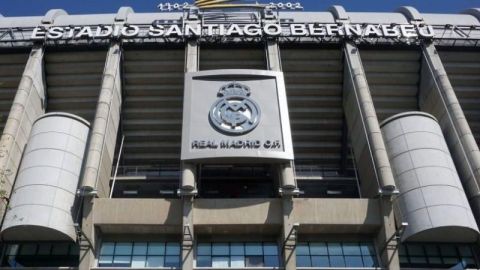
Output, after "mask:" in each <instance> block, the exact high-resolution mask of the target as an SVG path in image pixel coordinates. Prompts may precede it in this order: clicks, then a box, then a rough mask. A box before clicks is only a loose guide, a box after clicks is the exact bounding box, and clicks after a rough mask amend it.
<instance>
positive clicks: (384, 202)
mask: <svg viewBox="0 0 480 270" xmlns="http://www.w3.org/2000/svg"><path fill="white" fill-rule="evenodd" d="M379 203H380V215H381V217H382V220H383V226H382V228H381V229H380V231H379V232H378V233H377V235H376V237H375V244H376V246H377V247H378V252H379V254H378V255H379V258H380V265H381V266H383V267H385V268H386V269H390V270H399V269H400V261H399V259H398V243H397V238H396V234H397V233H396V229H395V216H394V211H393V201H392V197H390V196H385V197H381V198H380V199H379Z"/></svg>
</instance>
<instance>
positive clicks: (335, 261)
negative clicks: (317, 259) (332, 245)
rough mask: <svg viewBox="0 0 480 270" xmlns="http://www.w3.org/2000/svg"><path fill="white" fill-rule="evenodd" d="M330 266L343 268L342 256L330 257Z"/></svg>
mask: <svg viewBox="0 0 480 270" xmlns="http://www.w3.org/2000/svg"><path fill="white" fill-rule="evenodd" d="M330 266H332V267H345V260H344V259H343V256H330Z"/></svg>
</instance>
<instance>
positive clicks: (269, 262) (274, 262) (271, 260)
mask: <svg viewBox="0 0 480 270" xmlns="http://www.w3.org/2000/svg"><path fill="white" fill-rule="evenodd" d="M263 264H264V266H265V267H278V266H280V265H279V261H278V256H264V257H263Z"/></svg>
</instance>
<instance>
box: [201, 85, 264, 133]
mask: <svg viewBox="0 0 480 270" xmlns="http://www.w3.org/2000/svg"><path fill="white" fill-rule="evenodd" d="M217 96H218V97H219V99H218V100H217V101H216V102H215V103H214V104H213V106H212V108H211V109H210V113H209V120H210V124H211V125H212V126H213V127H214V128H215V129H216V130H218V131H219V132H222V133H224V134H227V135H242V134H247V133H248V132H250V131H252V130H253V129H255V127H257V125H258V123H259V122H260V114H261V113H260V107H259V106H258V104H257V103H256V102H255V101H254V100H252V99H251V98H250V88H249V87H248V86H246V85H244V84H241V83H238V82H231V83H228V84H226V85H224V86H222V87H221V88H220V90H219V91H218V94H217Z"/></svg>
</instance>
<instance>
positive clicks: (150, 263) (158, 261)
mask: <svg viewBox="0 0 480 270" xmlns="http://www.w3.org/2000/svg"><path fill="white" fill-rule="evenodd" d="M146 266H147V267H163V256H148V258H147V265H146Z"/></svg>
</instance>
